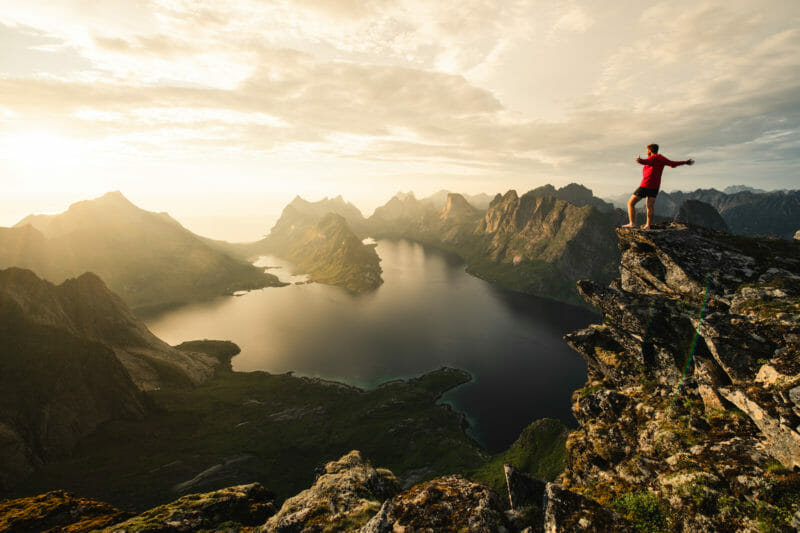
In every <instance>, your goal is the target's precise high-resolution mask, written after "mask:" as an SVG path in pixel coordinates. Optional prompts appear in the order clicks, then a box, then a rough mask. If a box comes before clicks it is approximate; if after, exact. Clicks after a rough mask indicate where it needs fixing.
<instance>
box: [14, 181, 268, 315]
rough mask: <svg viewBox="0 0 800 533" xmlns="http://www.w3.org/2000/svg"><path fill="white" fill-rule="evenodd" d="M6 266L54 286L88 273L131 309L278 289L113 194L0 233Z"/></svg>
mask: <svg viewBox="0 0 800 533" xmlns="http://www.w3.org/2000/svg"><path fill="white" fill-rule="evenodd" d="M9 266H18V267H24V268H30V269H31V270H33V271H35V272H36V273H37V274H39V275H40V276H42V277H44V278H46V279H48V280H50V281H53V282H56V283H58V282H61V281H63V280H65V279H67V278H69V277H74V276H78V275H80V274H82V273H84V272H87V271H89V272H94V273H95V274H97V275H99V276H100V277H101V278H102V279H103V280H104V281H105V282H106V283H107V284H108V286H109V287H110V288H111V289H112V290H114V291H115V292H116V293H118V294H119V295H120V297H122V299H124V300H125V302H126V303H128V305H130V306H131V307H133V308H144V307H153V306H161V305H170V304H178V303H184V302H188V301H191V300H196V299H199V298H204V297H209V296H213V295H219V294H226V293H231V292H233V291H236V290H241V289H254V288H259V287H264V286H270V285H280V283H279V282H278V280H277V278H276V277H275V276H273V275H270V274H265V273H264V272H263V270H262V269H258V268H256V267H254V266H252V265H250V264H248V263H246V262H244V261H242V260H240V259H234V258H232V257H230V256H228V255H226V254H225V253H222V252H221V251H220V250H217V249H214V248H212V247H210V246H209V245H208V244H207V243H206V242H205V241H204V240H203V239H201V238H200V237H198V236H197V235H195V234H193V233H192V232H190V231H189V230H187V229H185V228H184V227H183V226H181V225H180V224H179V223H178V222H177V221H176V220H174V219H173V218H171V217H170V216H169V215H167V214H166V213H153V212H150V211H145V210H143V209H140V208H138V207H136V206H135V205H133V204H132V203H131V202H130V201H128V200H127V199H126V198H125V197H124V196H123V195H122V194H121V193H119V192H111V193H108V194H106V195H104V196H102V197H100V198H96V199H94V200H87V201H83V202H78V203H75V204H73V205H71V206H70V207H69V209H68V210H67V211H65V212H64V213H61V214H58V215H31V216H28V217H26V218H24V219H23V220H22V221H20V222H19V223H18V224H17V225H16V226H14V227H13V228H0V268H2V267H9Z"/></svg>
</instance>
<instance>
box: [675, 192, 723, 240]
mask: <svg viewBox="0 0 800 533" xmlns="http://www.w3.org/2000/svg"><path fill="white" fill-rule="evenodd" d="M675 222H678V223H681V224H687V225H689V226H700V227H703V228H710V229H713V230H716V231H722V232H725V233H728V225H727V224H726V223H725V221H724V220H723V219H722V217H721V216H720V214H719V213H718V212H717V210H716V209H714V206H713V205H711V204H707V203H705V202H701V201H700V200H684V201H683V203H682V204H681V207H680V208H679V209H678V213H677V214H676V215H675Z"/></svg>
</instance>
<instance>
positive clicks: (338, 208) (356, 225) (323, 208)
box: [270, 196, 367, 237]
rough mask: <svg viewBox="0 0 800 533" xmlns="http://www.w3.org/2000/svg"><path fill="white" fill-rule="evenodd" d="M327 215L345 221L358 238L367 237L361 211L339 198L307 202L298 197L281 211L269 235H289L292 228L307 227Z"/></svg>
mask: <svg viewBox="0 0 800 533" xmlns="http://www.w3.org/2000/svg"><path fill="white" fill-rule="evenodd" d="M328 213H336V214H337V215H340V216H341V217H342V218H344V219H345V221H347V225H348V226H349V227H350V229H351V230H353V232H355V233H356V234H357V235H359V236H360V237H367V235H365V234H364V228H365V224H366V219H365V218H364V215H362V214H361V211H359V209H358V208H357V207H356V206H354V205H353V204H351V203H350V202H345V200H344V199H343V198H342V197H341V196H337V197H336V198H327V197H326V198H323V199H322V200H318V201H316V202H309V201H308V200H304V199H303V198H301V197H299V196H295V198H294V199H293V200H292V201H291V202H289V204H288V205H287V206H286V207H285V208H284V209H283V212H282V213H281V217H280V219H278V221H277V222H276V223H275V226H274V227H273V228H272V230H271V231H270V234H281V235H284V234H287V235H288V234H290V233H291V231H292V230H293V228H292V227H302V226H309V225H311V224H315V223H317V222H318V221H319V220H320V219H321V218H322V217H324V216H325V215H327V214H328Z"/></svg>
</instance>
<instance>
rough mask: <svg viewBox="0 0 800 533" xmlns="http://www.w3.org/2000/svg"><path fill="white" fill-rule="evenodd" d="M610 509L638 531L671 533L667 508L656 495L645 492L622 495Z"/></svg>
mask: <svg viewBox="0 0 800 533" xmlns="http://www.w3.org/2000/svg"><path fill="white" fill-rule="evenodd" d="M612 508H613V509H614V510H615V511H617V512H618V513H620V514H621V515H622V516H624V517H625V518H627V519H628V520H630V522H631V523H632V524H633V525H634V526H636V528H637V529H638V530H639V531H643V532H645V533H661V532H667V531H671V529H670V527H669V519H668V517H669V506H668V505H667V504H666V503H665V502H664V501H662V500H661V499H660V498H659V497H658V495H657V494H655V493H653V492H649V491H646V490H642V491H638V492H629V493H626V494H622V495H621V496H619V497H618V498H617V499H616V500H614V502H613V504H612Z"/></svg>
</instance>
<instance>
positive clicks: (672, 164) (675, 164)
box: [664, 157, 694, 168]
mask: <svg viewBox="0 0 800 533" xmlns="http://www.w3.org/2000/svg"><path fill="white" fill-rule="evenodd" d="M664 162H665V163H666V164H667V165H669V166H670V167H672V168H675V167H679V166H681V165H694V159H691V158H689V159H687V160H686V161H670V160H669V159H667V158H666V157H665V158H664Z"/></svg>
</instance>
